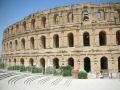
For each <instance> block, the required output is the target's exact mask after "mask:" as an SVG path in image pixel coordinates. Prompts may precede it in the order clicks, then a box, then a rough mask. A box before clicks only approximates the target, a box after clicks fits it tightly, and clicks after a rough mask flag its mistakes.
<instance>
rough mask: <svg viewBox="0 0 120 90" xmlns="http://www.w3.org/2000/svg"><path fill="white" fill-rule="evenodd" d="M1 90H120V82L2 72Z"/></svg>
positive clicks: (0, 73)
mask: <svg viewBox="0 0 120 90" xmlns="http://www.w3.org/2000/svg"><path fill="white" fill-rule="evenodd" d="M0 90H120V80H119V79H70V78H63V77H61V76H50V75H49V76H47V75H45V76H44V75H40V74H39V75H38V74H28V73H20V72H12V71H10V72H8V71H7V72H4V71H0Z"/></svg>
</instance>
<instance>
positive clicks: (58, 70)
mask: <svg viewBox="0 0 120 90" xmlns="http://www.w3.org/2000/svg"><path fill="white" fill-rule="evenodd" d="M53 74H54V75H62V71H61V69H55V70H54V73H53Z"/></svg>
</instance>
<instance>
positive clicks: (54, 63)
mask: <svg viewBox="0 0 120 90" xmlns="http://www.w3.org/2000/svg"><path fill="white" fill-rule="evenodd" d="M53 67H54V68H55V69H58V68H59V59H58V58H55V59H53Z"/></svg>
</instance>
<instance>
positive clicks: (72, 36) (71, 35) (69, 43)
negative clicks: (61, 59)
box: [68, 33, 74, 47]
mask: <svg viewBox="0 0 120 90" xmlns="http://www.w3.org/2000/svg"><path fill="white" fill-rule="evenodd" d="M68 45H69V47H74V35H73V33H69V34H68Z"/></svg>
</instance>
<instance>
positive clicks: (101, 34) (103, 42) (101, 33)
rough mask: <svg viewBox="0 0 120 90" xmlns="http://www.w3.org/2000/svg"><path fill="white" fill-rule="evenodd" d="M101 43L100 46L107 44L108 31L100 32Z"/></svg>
mask: <svg viewBox="0 0 120 90" xmlns="http://www.w3.org/2000/svg"><path fill="white" fill-rule="evenodd" d="M99 44H100V46H105V45H106V44H107V38H106V32H105V31H101V32H99Z"/></svg>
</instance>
